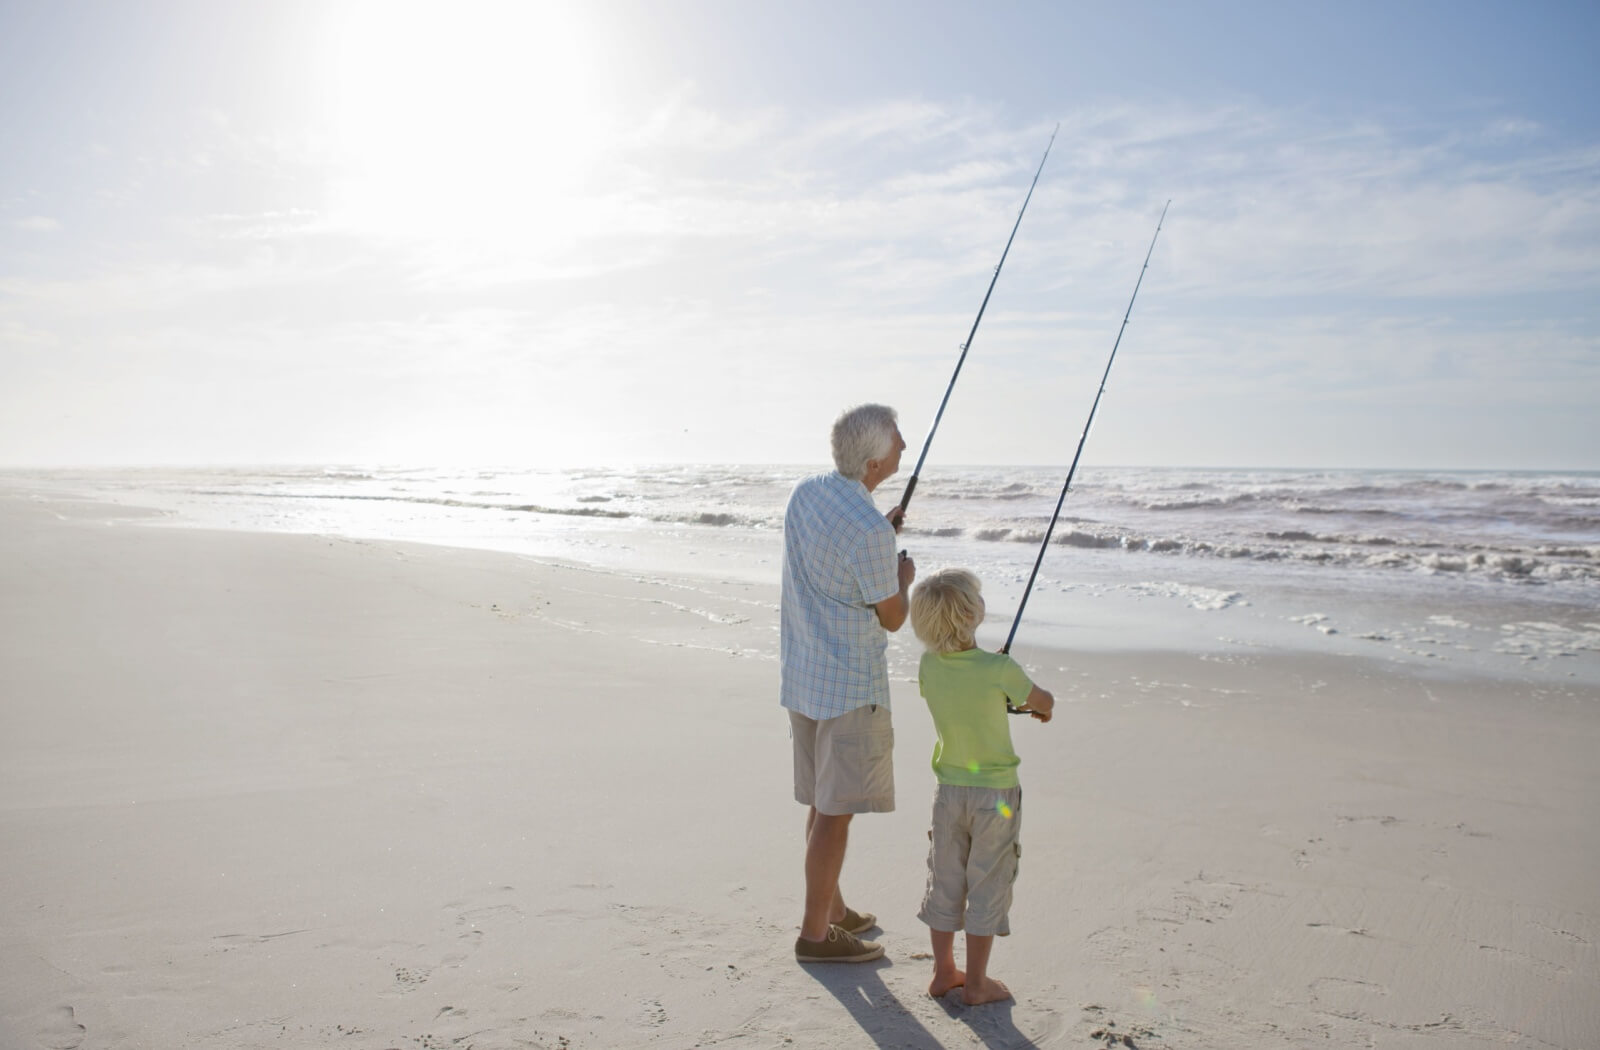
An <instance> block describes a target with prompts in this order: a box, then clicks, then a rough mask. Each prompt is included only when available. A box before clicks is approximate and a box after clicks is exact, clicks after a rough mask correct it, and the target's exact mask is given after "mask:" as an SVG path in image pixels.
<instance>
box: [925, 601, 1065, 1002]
mask: <svg viewBox="0 0 1600 1050" xmlns="http://www.w3.org/2000/svg"><path fill="white" fill-rule="evenodd" d="M983 612H984V606H983V597H982V596H981V594H980V584H979V583H978V578H977V577H976V576H974V575H973V574H972V573H970V572H968V571H967V570H965V569H941V570H940V571H939V572H936V573H934V574H933V575H932V576H930V577H929V578H928V579H926V580H924V581H923V582H921V583H919V584H917V587H916V590H915V591H913V592H912V595H911V628H912V630H913V631H915V632H916V635H917V637H918V638H919V639H921V640H922V643H923V644H924V645H926V646H927V647H928V651H927V652H925V653H923V654H922V664H921V667H920V669H919V671H918V675H917V680H918V684H919V685H920V687H921V690H922V696H923V699H924V700H926V701H927V702H928V711H929V713H930V714H932V715H933V724H934V727H935V728H936V729H937V730H938V733H939V739H938V742H937V743H935V744H934V746H933V772H934V775H935V776H936V777H937V778H938V781H939V787H938V789H937V791H936V792H935V794H934V798H933V830H932V831H931V832H929V834H928V838H929V841H930V842H931V846H930V848H929V850H928V888H927V893H926V894H925V895H924V897H923V901H922V910H921V911H920V912H919V913H918V916H917V917H918V918H920V919H921V920H922V921H923V922H925V923H927V924H928V931H929V936H930V937H931V938H932V941H933V982H932V983H931V984H929V985H928V994H929V995H932V996H934V997H935V998H940V997H942V996H944V995H945V994H946V993H947V992H949V991H950V990H951V989H952V988H958V987H959V988H960V989H961V998H962V1000H963V1001H964V1002H965V1003H966V1004H967V1005H968V1006H976V1005H977V1004H979V1003H992V1002H997V1001H1000V1000H1003V999H1009V998H1011V992H1010V991H1009V990H1008V989H1007V988H1006V986H1005V985H1004V984H1001V983H1000V982H999V981H997V980H995V979H994V978H993V977H990V976H989V973H988V969H989V953H990V951H991V949H993V947H994V939H995V937H997V936H999V937H1004V936H1006V935H1007V934H1009V933H1010V932H1011V925H1010V922H1009V920H1008V918H1007V914H1008V912H1009V911H1010V910H1011V884H1012V882H1013V881H1014V880H1015V879H1016V877H1017V861H1018V858H1019V857H1020V856H1021V853H1022V847H1021V845H1020V842H1019V834H1020V831H1021V824H1022V788H1021V786H1020V785H1019V784H1018V782H1017V765H1018V763H1020V762H1021V759H1019V758H1018V757H1017V753H1016V751H1015V750H1013V749H1012V746H1011V726H1010V725H1009V724H1007V721H1006V704H1007V702H1008V700H1009V701H1010V702H1011V703H1012V704H1013V705H1014V706H1016V707H1018V708H1020V709H1021V710H1023V711H1026V712H1027V713H1029V714H1031V715H1032V716H1033V717H1034V718H1037V719H1038V720H1039V721H1041V722H1048V721H1050V715H1051V712H1052V711H1053V710H1054V708H1055V704H1056V701H1055V697H1053V696H1052V695H1050V693H1048V692H1046V691H1045V690H1043V689H1040V688H1039V687H1038V686H1036V685H1034V684H1033V683H1032V682H1031V681H1029V680H1028V676H1027V674H1026V673H1024V672H1023V670H1022V668H1021V667H1020V666H1019V665H1018V664H1017V662H1016V661H1015V660H1013V659H1012V658H1011V657H1010V656H1007V655H1004V654H1002V653H991V652H986V651H984V650H982V649H979V648H978V646H977V642H976V641H975V640H974V633H975V632H976V631H977V627H978V624H979V623H980V622H981V621H982V620H983ZM962 928H965V929H966V931H967V969H966V972H965V973H963V972H962V971H961V970H958V969H956V961H955V931H956V930H959V929H962Z"/></svg>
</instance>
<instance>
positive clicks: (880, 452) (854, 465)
mask: <svg viewBox="0 0 1600 1050" xmlns="http://www.w3.org/2000/svg"><path fill="white" fill-rule="evenodd" d="M896 418H897V417H896V415H895V411H894V409H892V408H890V407H889V406H888V405H857V406H856V407H855V408H851V409H846V410H845V412H844V413H843V414H842V415H840V416H839V418H838V419H836V420H834V421H833V465H834V466H836V467H838V468H839V473H841V474H843V475H844V476H845V477H847V478H854V479H855V480H857V481H861V480H862V479H864V478H865V477H866V476H867V460H869V459H884V458H885V457H887V456H888V455H889V453H890V452H891V451H893V450H894V436H895V429H896V428H895V419H896Z"/></svg>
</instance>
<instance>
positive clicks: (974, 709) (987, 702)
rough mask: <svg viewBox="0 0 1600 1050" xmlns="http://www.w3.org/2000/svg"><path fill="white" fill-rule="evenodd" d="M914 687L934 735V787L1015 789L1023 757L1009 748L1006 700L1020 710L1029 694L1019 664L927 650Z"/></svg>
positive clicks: (1001, 657) (983, 654) (973, 652)
mask: <svg viewBox="0 0 1600 1050" xmlns="http://www.w3.org/2000/svg"><path fill="white" fill-rule="evenodd" d="M917 684H918V686H919V687H920V688H921V690H922V698H923V699H924V700H926V701H927V702H928V712H929V713H930V714H932V715H933V725H934V728H935V729H937V730H938V731H939V739H938V740H937V741H935V742H934V745H933V774H934V776H936V777H938V778H939V783H941V784H960V785H963V786H966V787H993V788H1012V787H1016V786H1017V783H1018V781H1017V766H1018V765H1019V764H1020V763H1021V761H1022V759H1020V758H1018V757H1017V753H1016V751H1015V750H1014V749H1013V748H1012V746H1011V724H1010V723H1009V722H1008V721H1007V720H1006V719H1007V717H1008V716H1007V715H1006V700H1007V699H1009V700H1010V701H1011V703H1012V704H1013V706H1016V707H1021V706H1022V705H1023V704H1024V703H1026V702H1027V699H1028V694H1029V693H1031V692H1033V682H1032V681H1030V680H1029V679H1028V675H1027V672H1026V671H1024V670H1023V669H1022V667H1021V665H1019V664H1018V663H1017V662H1016V661H1015V660H1013V659H1012V658H1011V657H1009V656H1007V655H1005V654H1004V653H991V652H987V651H985V650H983V649H964V650H962V651H961V652H957V653H935V652H926V653H923V654H922V664H921V665H920V667H919V668H918V670H917Z"/></svg>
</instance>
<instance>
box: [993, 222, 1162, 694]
mask: <svg viewBox="0 0 1600 1050" xmlns="http://www.w3.org/2000/svg"><path fill="white" fill-rule="evenodd" d="M1171 206H1172V202H1171V201H1167V203H1166V204H1165V205H1163V206H1162V208H1161V218H1159V219H1157V220H1156V232H1155V234H1154V235H1153V236H1152V237H1151V238H1150V247H1149V248H1148V249H1146V250H1145V253H1144V264H1143V265H1142V266H1140V267H1139V279H1138V280H1136V281H1134V282H1133V295H1131V296H1130V297H1129V298H1128V309H1127V311H1126V312H1124V313H1123V315H1122V327H1120V328H1118V329H1117V338H1116V342H1114V343H1112V344H1111V356H1110V357H1108V358H1107V359H1106V369H1105V371H1104V372H1103V373H1101V375H1100V389H1099V390H1097V391H1096V392H1095V395H1094V403H1093V404H1092V405H1090V406H1089V418H1088V419H1086V420H1084V423H1083V433H1082V434H1080V435H1079V436H1078V450H1077V451H1076V452H1074V453H1073V455H1072V465H1071V466H1070V467H1068V468H1067V480H1066V481H1065V483H1063V484H1062V486H1061V495H1060V497H1059V498H1057V500H1056V509H1055V513H1054V514H1052V515H1051V516H1050V525H1049V527H1048V528H1046V529H1045V530H1044V541H1043V542H1042V543H1040V544H1039V556H1038V557H1037V558H1035V559H1034V561H1033V571H1032V572H1031V573H1029V574H1028V582H1027V585H1026V586H1024V587H1023V588H1022V597H1021V598H1020V599H1018V601H1017V615H1016V617H1015V619H1013V620H1012V621H1011V633H1009V634H1007V635H1006V644H1005V645H1002V646H1001V647H1000V650H999V651H1000V652H1002V653H1009V652H1011V643H1012V642H1013V641H1015V640H1016V637H1017V627H1018V626H1019V625H1020V624H1021V623H1022V611H1023V610H1024V609H1026V608H1027V607H1028V595H1029V594H1031V593H1032V592H1033V582H1034V580H1036V579H1038V576H1039V566H1040V565H1041V564H1043V563H1044V552H1045V551H1047V550H1049V549H1050V536H1051V534H1052V533H1053V532H1055V528H1056V522H1057V521H1058V520H1059V519H1060V517H1061V507H1062V505H1063V504H1064V503H1066V501H1067V490H1068V489H1070V488H1071V487H1072V477H1073V475H1074V474H1076V473H1077V471H1078V460H1079V459H1080V458H1081V457H1082V456H1083V446H1084V443H1085V442H1087V441H1088V440H1089V428H1090V427H1092V426H1094V415H1095V412H1096V411H1098V410H1099V408H1100V398H1101V396H1102V395H1103V394H1104V393H1105V392H1106V380H1107V379H1108V378H1110V376H1111V365H1112V363H1113V362H1114V361H1116V359H1117V348H1118V347H1119V346H1121V345H1122V334H1123V333H1124V332H1126V331H1127V330H1128V318H1130V317H1132V316H1133V303H1134V300H1136V299H1138V298H1139V286H1140V285H1142V284H1144V275H1145V271H1146V270H1148V269H1150V255H1151V253H1152V252H1154V251H1155V250H1156V238H1158V237H1160V236H1161V226H1162V224H1163V223H1165V222H1166V220H1167V208H1169V207H1171ZM1006 710H1007V711H1009V712H1010V713H1011V714H1014V715H1015V714H1023V713H1025V712H1024V711H1023V709H1021V708H1016V707H1012V706H1011V704H1010V703H1007V704H1006Z"/></svg>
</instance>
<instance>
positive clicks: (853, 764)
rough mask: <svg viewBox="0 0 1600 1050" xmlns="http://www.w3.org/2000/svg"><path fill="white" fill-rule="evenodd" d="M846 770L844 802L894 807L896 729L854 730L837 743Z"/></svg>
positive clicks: (842, 787) (876, 807)
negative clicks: (866, 731)
mask: <svg viewBox="0 0 1600 1050" xmlns="http://www.w3.org/2000/svg"><path fill="white" fill-rule="evenodd" d="M836 747H837V748H838V754H839V758H840V759H841V765H842V766H843V768H844V770H847V771H848V772H847V773H846V775H845V776H844V777H843V778H841V780H842V783H841V784H840V786H839V800H840V801H841V802H868V803H871V804H872V806H873V808H874V810H880V811H883V812H887V811H888V810H892V809H893V808H894V730H892V729H890V730H878V731H876V732H872V733H851V734H849V735H848V736H843V737H840V738H839V740H838V743H837V744H836Z"/></svg>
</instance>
